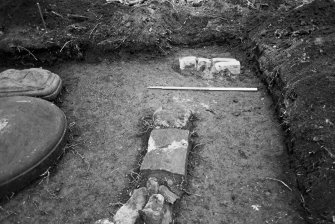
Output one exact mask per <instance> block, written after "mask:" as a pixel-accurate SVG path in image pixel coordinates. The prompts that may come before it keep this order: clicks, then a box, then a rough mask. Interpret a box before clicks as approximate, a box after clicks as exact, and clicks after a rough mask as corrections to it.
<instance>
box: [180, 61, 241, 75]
mask: <svg viewBox="0 0 335 224" xmlns="http://www.w3.org/2000/svg"><path fill="white" fill-rule="evenodd" d="M179 66H180V72H181V73H182V74H184V75H199V76H201V77H202V78H204V79H213V78H214V77H215V75H216V74H220V73H222V72H226V71H229V72H230V74H233V75H238V74H240V72H241V65H240V62H239V61H238V60H236V59H234V58H212V59H208V58H197V57H194V56H189V57H184V58H180V59H179Z"/></svg>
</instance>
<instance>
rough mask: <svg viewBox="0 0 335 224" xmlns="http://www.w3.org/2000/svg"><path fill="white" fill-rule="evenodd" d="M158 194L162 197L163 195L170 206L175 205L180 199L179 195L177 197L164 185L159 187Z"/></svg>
mask: <svg viewBox="0 0 335 224" xmlns="http://www.w3.org/2000/svg"><path fill="white" fill-rule="evenodd" d="M158 192H159V193H160V194H161V195H163V197H164V199H165V201H167V202H169V203H170V204H173V203H175V201H176V200H178V199H179V198H180V197H179V196H178V195H176V194H175V193H173V192H172V191H170V190H169V188H167V187H166V186H164V185H161V186H159V191H158Z"/></svg>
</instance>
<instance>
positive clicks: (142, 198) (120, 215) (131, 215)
mask: <svg viewBox="0 0 335 224" xmlns="http://www.w3.org/2000/svg"><path fill="white" fill-rule="evenodd" d="M147 194H148V192H147V189H146V188H145V187H141V188H139V189H136V190H134V192H133V195H132V196H131V197H130V199H129V200H128V201H127V203H126V204H124V205H123V206H122V207H121V208H120V209H119V210H118V211H117V212H116V214H115V215H114V217H113V218H114V222H115V224H134V223H135V222H136V220H137V218H138V217H139V212H138V211H139V210H141V209H142V208H143V207H144V205H145V203H146V200H147Z"/></svg>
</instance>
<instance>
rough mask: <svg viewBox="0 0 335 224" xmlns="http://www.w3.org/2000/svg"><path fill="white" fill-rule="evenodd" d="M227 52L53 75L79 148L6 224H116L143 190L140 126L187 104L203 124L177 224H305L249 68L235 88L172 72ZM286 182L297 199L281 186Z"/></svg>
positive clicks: (136, 59) (13, 203) (64, 69)
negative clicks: (111, 222) (107, 222)
mask: <svg viewBox="0 0 335 224" xmlns="http://www.w3.org/2000/svg"><path fill="white" fill-rule="evenodd" d="M225 50H226V49H225V48H223V47H220V46H213V47H205V48H200V49H185V50H178V51H176V52H175V53H173V54H171V55H170V56H169V57H164V58H156V57H152V56H150V55H144V54H142V55H134V56H131V55H128V54H126V53H123V54H121V55H120V57H119V59H114V60H105V61H104V62H102V63H98V64H87V63H68V64H62V65H59V66H55V67H51V68H49V69H50V70H51V71H53V72H55V73H57V74H60V76H61V77H62V79H63V80H64V85H65V91H64V94H63V95H62V97H61V98H60V99H61V100H60V101H61V103H60V104H59V106H60V108H61V109H62V110H63V111H64V112H65V113H66V115H67V117H68V120H69V123H70V127H71V128H70V129H71V130H72V131H71V133H72V135H71V136H72V138H71V140H70V141H69V143H68V146H67V153H66V154H65V155H64V157H63V158H62V160H61V161H60V163H59V165H58V166H57V167H56V169H54V170H52V172H51V175H50V176H49V177H48V178H45V179H42V181H41V180H40V181H37V182H36V183H34V184H33V185H31V186H30V187H28V188H27V189H25V190H23V191H22V192H20V193H18V194H17V195H16V196H14V197H13V198H12V199H11V200H10V201H8V202H7V203H5V204H2V205H1V206H2V211H1V219H0V220H1V222H3V223H41V222H49V223H92V222H93V221H95V220H97V219H100V218H104V217H110V216H111V215H112V214H114V213H115V212H116V210H117V208H118V207H119V206H120V203H124V202H125V201H126V200H127V197H128V194H129V193H130V192H129V191H126V190H125V189H131V188H133V187H136V184H137V182H136V177H137V176H136V175H137V174H136V173H135V171H136V170H137V168H138V157H139V155H140V154H141V152H142V150H144V149H143V148H142V147H141V144H142V141H141V137H140V136H141V135H140V134H141V131H142V129H141V128H140V127H139V126H138V122H139V121H140V120H141V118H142V117H144V116H146V115H148V114H151V113H152V112H153V111H154V110H155V109H157V108H159V107H160V106H169V105H171V104H183V105H186V106H187V107H188V108H190V109H192V110H193V111H194V112H195V114H196V116H197V118H198V120H197V121H196V123H195V125H196V129H195V131H196V132H197V133H198V135H199V137H198V139H197V143H199V144H202V145H199V146H198V147H196V148H195V149H194V150H193V151H192V152H191V156H190V159H189V166H188V181H189V184H188V187H187V189H186V191H187V192H188V195H186V196H185V197H184V198H183V199H182V201H181V202H180V203H179V204H178V205H176V206H175V209H174V211H175V212H176V215H175V223H209V222H211V223H245V222H248V223H255V224H256V223H292V224H293V223H303V218H302V217H301V216H300V215H301V214H300V213H299V212H298V209H299V207H300V206H299V200H300V199H299V194H298V192H297V190H296V189H295V186H294V181H292V180H293V179H291V178H290V177H291V175H290V171H289V170H288V169H287V167H288V160H287V156H286V151H285V146H284V145H283V136H282V132H281V130H280V125H279V123H278V122H277V120H276V118H275V116H274V112H273V108H274V106H273V103H272V102H271V99H270V98H269V96H268V95H267V93H266V89H265V88H264V86H263V85H262V84H261V83H260V81H259V80H258V79H257V77H255V75H254V74H253V73H252V71H251V70H250V68H249V67H248V66H247V64H246V63H245V62H246V61H245V60H244V58H243V54H240V53H238V52H236V53H234V52H233V53H232V55H233V56H235V57H236V58H237V59H239V60H241V61H242V64H243V65H244V66H243V69H242V71H243V72H242V74H241V75H240V76H239V77H238V78H237V79H231V78H229V77H226V78H222V80H215V81H206V80H202V79H199V78H197V77H191V76H186V77H185V76H182V75H181V74H179V73H177V72H175V71H174V70H173V68H172V67H173V66H172V65H173V63H174V59H176V58H177V57H179V56H185V55H197V56H207V57H209V58H211V57H217V56H220V55H225V54H223V53H227V52H226V51H225ZM151 85H171V86H242V87H258V88H259V91H258V92H253V93H241V92H193V91H159V90H147V89H146V87H147V86H151ZM267 178H277V179H280V180H283V181H284V182H285V183H287V184H288V186H290V187H291V188H292V189H293V191H290V190H289V189H288V188H287V187H285V186H284V185H283V184H281V183H280V182H278V181H274V180H271V179H267Z"/></svg>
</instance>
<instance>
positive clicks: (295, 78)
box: [251, 0, 335, 223]
mask: <svg viewBox="0 0 335 224" xmlns="http://www.w3.org/2000/svg"><path fill="white" fill-rule="evenodd" d="M334 14H335V3H334V1H330V0H329V1H327V0H317V1H314V2H312V3H311V4H307V5H304V6H302V7H299V8H295V9H293V10H291V11H289V12H282V13H280V15H278V16H275V17H273V18H270V19H269V20H267V21H266V22H265V23H263V24H262V25H261V26H259V27H258V28H257V29H255V30H254V31H252V32H251V38H252V39H253V40H254V41H255V42H256V45H257V48H256V49H255V51H254V53H255V54H256V58H257V59H258V61H259V67H260V69H261V70H262V71H263V73H262V77H263V79H264V80H265V81H266V83H267V84H268V86H269V90H270V92H271V93H272V94H273V96H274V97H275V99H277V101H278V109H279V111H280V115H281V117H282V122H283V126H284V127H285V128H286V130H287V133H288V134H289V140H288V146H289V148H290V151H291V152H292V154H293V155H292V166H293V168H294V169H295V172H296V175H297V180H298V184H299V188H300V190H301V192H302V195H301V202H302V205H303V206H304V207H305V210H306V212H307V213H308V214H309V216H310V220H311V222H312V223H315V222H316V220H319V221H320V220H322V221H321V222H326V221H333V219H334V217H335V210H334V208H335V203H334V201H335V200H334V199H335V190H334V189H335V182H334V178H335V176H334V166H333V164H334V159H335V156H334V155H335V150H334V145H335V141H334V137H335V135H334V133H335V132H334V121H335V115H334V111H335V100H334V97H333V96H334V94H335V76H334V73H333V71H334V56H335V53H334V52H335V18H334V16H332V15H334Z"/></svg>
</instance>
